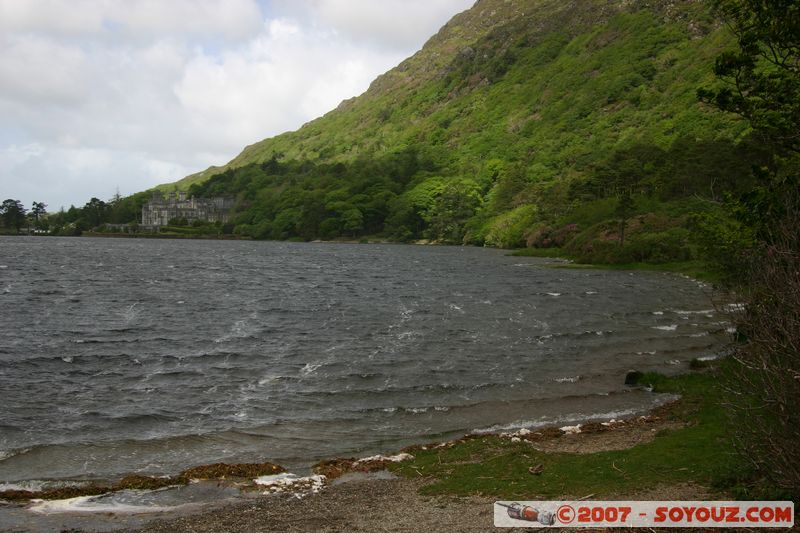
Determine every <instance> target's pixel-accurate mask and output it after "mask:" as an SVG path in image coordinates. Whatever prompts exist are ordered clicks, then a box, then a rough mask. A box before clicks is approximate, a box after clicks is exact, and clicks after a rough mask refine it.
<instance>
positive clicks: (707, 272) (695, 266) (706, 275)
mask: <svg viewBox="0 0 800 533" xmlns="http://www.w3.org/2000/svg"><path fill="white" fill-rule="evenodd" d="M509 255H511V256H514V257H547V258H563V259H569V256H568V254H567V253H565V252H564V251H563V250H562V249H561V248H520V249H518V250H514V251H513V252H511V253H509ZM549 266H550V267H551V268H579V269H580V268H586V269H598V270H645V271H655V272H674V273H676V274H683V275H686V276H689V277H692V278H695V279H698V280H700V281H705V282H708V283H716V282H717V281H719V276H718V275H717V274H716V273H715V272H713V271H712V269H711V268H710V267H709V265H708V263H707V262H705V261H701V260H694V261H672V262H669V263H622V264H608V263H597V264H584V263H559V264H554V265H549Z"/></svg>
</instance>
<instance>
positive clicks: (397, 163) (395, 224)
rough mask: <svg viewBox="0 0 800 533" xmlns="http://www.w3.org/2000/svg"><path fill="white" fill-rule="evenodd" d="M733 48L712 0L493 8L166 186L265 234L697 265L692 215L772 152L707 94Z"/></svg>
mask: <svg viewBox="0 0 800 533" xmlns="http://www.w3.org/2000/svg"><path fill="white" fill-rule="evenodd" d="M731 45H732V38H731V37H730V35H729V34H728V32H727V30H726V29H725V28H724V27H722V26H721V25H719V24H717V23H716V22H715V21H714V19H713V18H712V17H711V15H710V13H709V11H708V8H707V6H706V5H705V4H704V3H703V2H700V1H693V0H678V1H669V2H667V1H660V0H653V1H649V2H630V1H624V0H605V1H603V0H575V1H571V2H569V1H563V0H556V1H554V0H480V1H479V2H477V3H476V5H475V6H474V7H473V8H472V9H470V10H468V11H466V12H464V13H462V14H460V15H458V16H456V17H455V18H453V19H452V20H451V21H450V22H449V23H448V24H447V25H446V26H445V27H444V28H442V29H441V31H440V32H439V33H438V34H437V35H436V36H434V37H433V38H431V39H430V40H429V41H428V43H427V44H426V45H425V46H424V48H423V49H422V50H421V51H420V52H418V53H417V54H415V55H414V56H412V57H411V58H409V59H408V60H406V61H404V62H403V63H402V64H401V65H399V66H398V67H397V68H395V69H393V70H391V71H389V72H388V73H386V74H384V75H383V76H381V77H379V78H378V79H376V80H375V81H374V82H373V84H372V86H371V87H370V88H369V90H368V91H367V92H366V93H364V94H363V95H361V96H359V97H357V98H354V99H351V100H348V101H345V102H343V103H342V104H341V105H340V106H339V107H338V108H337V109H336V110H333V111H331V112H330V113H328V114H326V115H325V116H323V117H321V118H319V119H317V120H315V121H312V122H310V123H308V124H306V125H305V126H303V127H302V128H301V129H299V130H298V131H296V132H291V133H286V134H283V135H280V136H278V137H274V138H271V139H266V140H264V141H261V142H258V143H256V144H253V145H251V146H248V147H247V148H245V149H244V150H243V151H242V153H241V154H240V155H239V156H237V157H236V158H235V159H234V160H233V161H231V162H230V163H228V164H227V165H225V166H224V167H220V168H211V169H208V170H207V171H205V172H202V173H199V174H195V175H192V176H189V177H187V178H185V179H184V180H181V181H180V182H178V183H177V184H172V185H165V186H163V187H162V188H164V189H167V190H168V189H172V188H175V187H179V188H183V189H189V190H190V191H191V192H192V193H193V194H196V195H212V194H233V195H236V196H237V198H238V200H239V203H238V209H237V212H238V214H237V218H236V224H237V227H236V231H237V232H238V233H241V234H245V235H249V236H252V237H255V238H277V239H286V238H301V239H314V238H337V237H347V238H360V237H364V236H379V237H383V238H389V239H394V240H413V239H430V240H434V241H441V242H451V243H467V244H489V245H495V246H504V247H520V246H526V245H527V246H532V247H538V248H548V247H554V246H557V247H564V248H565V249H566V251H567V252H568V253H571V254H572V255H575V256H578V257H581V256H582V257H583V258H585V259H586V260H601V261H628V260H630V261H659V260H668V259H689V258H691V257H692V255H693V251H692V247H691V246H690V245H689V241H688V232H687V230H686V229H685V228H686V227H687V225H688V223H689V220H690V218H691V215H693V214H695V213H697V212H708V211H709V210H711V211H713V210H714V209H715V208H716V206H717V204H718V201H719V200H720V199H721V198H722V196H723V194H724V193H725V192H727V191H734V192H735V191H737V190H739V189H743V188H747V187H748V186H749V184H750V182H749V180H750V176H749V175H750V164H749V163H748V161H752V160H754V159H757V158H758V152H759V149H758V146H757V145H756V144H755V143H754V142H752V141H751V140H750V139H749V138H748V137H747V127H746V125H745V124H744V123H742V122H737V121H735V120H734V119H733V118H732V117H731V116H730V115H725V114H722V113H719V112H718V111H716V110H713V109H710V108H706V107H704V106H703V105H701V104H700V103H698V100H697V96H696V93H697V89H698V88H699V87H701V86H704V85H708V84H711V83H713V81H714V75H713V64H714V58H715V57H716V56H717V55H718V54H719V53H720V52H721V51H723V50H725V49H727V48H729V47H730V46H731ZM626 234H627V235H626ZM620 245H624V246H620Z"/></svg>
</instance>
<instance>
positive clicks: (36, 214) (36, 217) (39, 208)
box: [31, 202, 47, 228]
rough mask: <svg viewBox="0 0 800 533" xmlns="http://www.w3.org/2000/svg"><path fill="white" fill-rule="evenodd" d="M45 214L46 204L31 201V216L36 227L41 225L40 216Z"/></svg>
mask: <svg viewBox="0 0 800 533" xmlns="http://www.w3.org/2000/svg"><path fill="white" fill-rule="evenodd" d="M46 214H47V204H45V203H44V202H33V205H31V217H32V218H33V221H34V224H35V225H36V227H37V228H41V226H42V217H43V216H44V215H46Z"/></svg>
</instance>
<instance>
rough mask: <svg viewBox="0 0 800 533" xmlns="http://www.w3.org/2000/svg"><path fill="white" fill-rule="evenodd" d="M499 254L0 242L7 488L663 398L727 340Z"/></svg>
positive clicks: (682, 281)
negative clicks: (652, 382)
mask: <svg viewBox="0 0 800 533" xmlns="http://www.w3.org/2000/svg"><path fill="white" fill-rule="evenodd" d="M552 263H553V262H552V261H550V260H542V259H535V258H518V257H509V256H506V255H505V252H503V251H499V250H494V249H481V248H459V247H422V246H402V245H345V244H317V243H309V244H302V243H275V242H247V241H232V242H230V241H190V240H145V239H89V238H79V239H70V238H64V239H62V238H12V237H3V238H0V323H2V330H0V391H2V402H0V489H4V488H17V487H24V488H36V487H37V486H41V483H42V481H46V480H54V479H56V480H57V479H70V480H81V479H101V480H105V479H109V478H114V477H115V476H120V475H122V474H126V473H141V474H155V475H161V474H174V473H176V472H179V471H181V470H183V469H185V468H188V467H191V466H195V465H200V464H208V463H213V462H218V461H224V462H262V461H272V462H277V463H279V464H282V465H284V466H288V467H290V468H294V469H304V468H308V467H309V466H310V465H311V464H312V463H314V462H315V461H317V460H319V459H321V458H331V457H335V456H354V455H355V456H358V455H362V454H371V453H376V452H385V451H393V450H397V449H398V448H400V447H402V446H404V445H408V444H411V443H420V442H427V441H433V440H442V439H447V438H452V437H456V436H460V435H463V434H464V433H467V432H472V431H500V430H505V429H511V428H519V427H536V426H542V425H551V424H561V425H565V424H572V423H575V422H578V421H584V420H590V419H608V418H614V417H616V418H619V417H622V416H626V415H632V414H637V413H641V412H644V411H646V410H648V409H650V408H652V407H653V406H655V405H658V404H660V403H663V402H664V401H666V400H668V399H669V398H666V397H664V396H662V395H657V394H653V393H651V392H647V391H646V390H642V389H631V388H626V387H625V386H624V384H623V382H624V378H625V374H626V372H627V371H628V370H631V369H638V370H660V371H665V372H677V371H684V370H685V369H686V366H687V364H688V361H689V360H691V359H692V358H695V357H705V356H713V355H714V354H715V352H716V350H717V349H718V348H719V347H720V346H721V345H722V343H723V342H724V341H725V340H726V336H727V334H726V328H727V327H728V325H727V323H726V322H725V317H724V316H721V315H720V314H719V313H718V312H716V311H715V310H714V309H713V307H712V305H711V304H710V295H709V288H708V287H706V286H704V285H703V284H701V283H699V282H697V281H694V280H691V279H688V278H685V277H681V276H677V275H673V274H667V273H656V272H625V271H602V270H579V269H563V268H551V266H552Z"/></svg>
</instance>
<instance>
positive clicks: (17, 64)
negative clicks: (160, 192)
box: [0, 0, 474, 211]
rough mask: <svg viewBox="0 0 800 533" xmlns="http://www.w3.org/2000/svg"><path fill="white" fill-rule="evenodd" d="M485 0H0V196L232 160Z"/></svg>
mask: <svg viewBox="0 0 800 533" xmlns="http://www.w3.org/2000/svg"><path fill="white" fill-rule="evenodd" d="M473 3H474V0H0V51H2V53H0V201H2V200H3V199H6V198H14V199H19V200H21V201H22V202H23V203H24V204H25V205H26V206H27V207H30V204H31V202H33V201H43V202H45V203H47V204H48V206H49V210H51V211H55V210H58V209H59V208H60V207H61V206H64V207H69V205H70V204H75V205H78V206H81V205H83V204H84V203H85V202H86V201H87V200H88V199H89V198H91V197H92V196H96V197H98V198H100V199H103V200H106V199H109V198H111V196H113V195H114V193H115V192H116V191H117V190H119V192H120V193H121V194H123V195H127V194H131V193H134V192H137V191H141V190H144V189H147V188H149V187H151V186H153V185H156V184H158V183H165V182H169V181H174V180H177V179H180V178H182V177H183V176H185V175H187V174H190V173H193V172H196V171H199V170H202V169H205V168H206V167H208V166H209V165H212V164H222V163H225V162H227V161H229V160H230V159H231V158H232V157H233V156H235V155H236V154H237V153H238V152H239V151H240V150H241V149H242V148H243V147H244V146H245V145H247V144H251V143H253V142H255V141H258V140H260V139H263V138H265V137H270V136H273V135H275V134H278V133H281V132H284V131H287V130H294V129H297V128H298V127H300V126H301V125H302V124H303V123H305V122H307V121H308V120H310V119H312V118H315V117H317V116H319V115H321V114H323V113H325V112H326V111H329V110H330V109H332V108H334V107H336V106H337V105H338V104H339V102H340V101H341V100H343V99H345V98H349V97H351V96H354V95H357V94H360V93H362V92H363V91H364V90H366V88H367V87H368V86H369V83H370V82H371V81H372V80H373V79H374V78H375V77H376V76H377V75H378V74H381V73H382V72H385V71H386V70H388V69H389V68H391V67H393V66H395V65H396V64H398V63H399V62H400V61H402V60H403V59H404V58H406V57H408V56H409V55H411V54H413V53H414V52H415V51H416V50H418V49H419V48H420V47H421V46H422V44H423V43H424V42H425V41H426V40H427V39H428V37H430V36H431V35H433V34H434V33H435V32H436V31H437V30H438V29H439V28H440V27H441V26H442V25H443V24H444V23H445V22H447V20H449V19H450V18H451V17H452V16H453V15H455V14H456V13H458V12H460V11H463V10H464V9H467V8H469V7H470V6H471V5H472V4H473Z"/></svg>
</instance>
